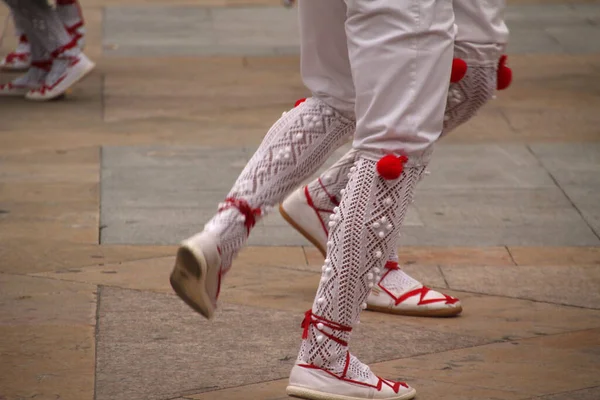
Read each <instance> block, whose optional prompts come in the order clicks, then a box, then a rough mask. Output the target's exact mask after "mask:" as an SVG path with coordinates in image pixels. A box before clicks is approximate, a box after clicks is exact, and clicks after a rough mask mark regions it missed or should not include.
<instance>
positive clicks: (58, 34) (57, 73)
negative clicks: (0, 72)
mask: <svg viewBox="0 0 600 400" xmlns="http://www.w3.org/2000/svg"><path fill="white" fill-rule="evenodd" d="M3 1H4V2H5V3H6V4H7V5H8V6H9V7H10V9H11V13H12V15H13V18H14V21H15V25H16V26H17V27H18V29H20V30H22V32H23V34H22V35H21V39H20V42H19V46H18V47H17V52H16V53H15V52H13V53H11V54H9V55H8V56H7V57H5V59H4V60H3V61H2V65H0V67H4V68H5V69H19V68H24V69H28V70H27V73H26V74H25V75H23V76H21V77H19V78H17V79H15V80H13V81H12V82H10V83H7V84H2V85H0V96H25V97H26V98H27V99H29V100H38V101H45V100H51V99H53V98H56V97H58V96H60V95H62V94H63V93H65V92H66V90H67V89H68V88H69V87H71V86H72V85H74V84H75V83H77V82H78V81H79V80H81V79H82V78H83V77H84V76H85V75H87V74H88V73H89V72H90V71H91V70H92V69H93V68H94V63H93V62H91V61H90V60H89V59H88V58H87V57H86V56H85V55H84V54H83V53H82V52H81V47H82V46H83V41H84V34H83V29H84V27H83V19H82V18H81V13H80V9H79V5H78V3H77V2H76V1H75V0H59V1H58V4H57V9H56V10H55V9H53V8H51V7H50V6H49V5H48V3H47V2H46V0H3Z"/></svg>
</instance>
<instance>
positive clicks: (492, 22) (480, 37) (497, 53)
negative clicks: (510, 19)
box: [280, 0, 510, 316]
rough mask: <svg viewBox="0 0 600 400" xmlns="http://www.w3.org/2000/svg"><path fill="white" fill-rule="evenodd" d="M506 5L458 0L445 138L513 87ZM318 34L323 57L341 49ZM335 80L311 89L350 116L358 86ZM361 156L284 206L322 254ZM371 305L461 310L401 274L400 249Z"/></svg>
mask: <svg viewBox="0 0 600 400" xmlns="http://www.w3.org/2000/svg"><path fill="white" fill-rule="evenodd" d="M504 3H505V2H504V0H495V1H487V2H473V1H470V0H454V2H453V5H454V13H455V20H456V25H457V26H458V31H457V36H456V39H455V42H454V57H455V61H454V68H453V73H452V76H451V83H450V90H449V93H448V98H447V101H446V112H445V116H444V129H443V131H442V136H444V135H446V134H448V133H449V132H451V131H452V130H454V129H455V128H456V127H458V126H459V125H461V124H463V123H464V122H467V121H468V120H469V119H471V118H472V117H473V116H474V115H475V113H476V112H477V111H478V110H479V109H480V108H481V107H482V106H483V105H484V104H485V103H487V102H488V101H489V100H490V99H491V98H492V96H493V95H494V93H495V91H496V89H497V87H499V88H500V89H503V88H505V87H506V85H507V83H509V81H508V80H507V78H510V77H509V76H507V74H510V70H507V67H506V66H505V65H504V59H502V61H501V55H502V52H503V50H504V48H505V46H506V43H507V41H508V29H507V27H506V24H505V23H504V19H503V12H504V8H505V4H504ZM313 33H314V35H315V36H314V38H313V40H314V41H315V42H317V41H323V40H324V41H325V42H326V43H329V44H330V46H329V48H328V49H324V50H323V52H322V54H328V53H329V52H335V51H336V49H337V48H338V47H337V46H336V43H334V40H333V39H331V40H328V39H326V38H323V37H317V35H318V34H319V32H317V31H315V32H313ZM340 35H341V32H340ZM334 54H335V53H334ZM320 62H322V61H320V60H319V59H314V58H308V61H307V62H305V63H304V64H303V66H304V68H305V70H309V71H312V70H315V69H316V70H319V66H318V63H320ZM498 77H500V83H498V79H497V78H498ZM334 79H335V78H332V77H331V76H329V75H326V74H315V75H313V77H312V80H311V84H312V87H311V89H312V91H313V93H316V95H319V94H320V93H322V94H324V95H327V94H328V93H329V94H331V93H334V94H335V97H333V98H331V99H330V100H329V101H330V102H332V103H334V104H336V105H337V106H338V107H339V108H342V109H344V110H345V111H346V113H347V114H351V113H352V109H351V106H352V102H353V96H354V92H353V87H352V85H351V84H350V83H349V82H345V81H343V80H340V81H339V82H338V81H336V80H334ZM358 154H359V153H358V151H357V150H356V149H353V150H351V151H350V152H348V153H347V154H346V155H345V156H344V157H342V158H341V159H340V160H339V161H338V162H337V163H336V164H334V165H333V166H332V167H331V168H329V169H328V170H327V171H325V172H324V173H323V174H322V175H321V176H320V177H319V178H318V179H315V180H314V181H312V182H310V183H309V184H308V185H306V186H303V187H301V188H299V189H298V190H296V191H295V192H294V193H293V194H292V195H290V196H289V197H288V198H287V199H286V200H285V201H284V202H283V203H282V205H281V206H280V212H281V214H282V215H283V216H284V218H285V219H286V220H287V221H288V222H289V223H290V224H291V225H292V226H293V227H294V228H295V229H296V230H298V231H299V232H300V233H301V234H302V235H304V236H305V237H306V238H307V239H308V240H310V241H311V242H312V243H313V244H315V246H316V247H317V248H318V249H319V250H320V251H321V253H322V254H323V256H325V252H326V243H327V237H328V235H329V226H328V222H329V217H330V216H331V215H332V214H333V212H334V211H333V210H334V209H335V207H337V206H339V202H340V199H341V197H342V194H341V192H342V191H343V189H344V188H345V187H346V186H347V184H348V180H349V174H350V172H351V169H352V167H353V166H354V164H355V162H356V159H357V157H358ZM367 306H368V309H370V310H375V311H382V312H389V313H394V314H402V315H413V316H453V315H457V314H459V313H460V312H461V311H462V306H461V304H460V301H459V300H458V299H456V298H454V297H452V296H449V295H446V294H443V293H439V292H437V291H435V290H431V289H430V288H428V287H426V286H425V285H423V284H422V283H421V282H419V281H417V280H416V279H414V278H412V277H411V276H409V275H408V274H407V273H405V272H404V271H402V270H401V269H400V268H399V266H398V257H397V255H396V254H395V251H394V252H393V253H392V255H391V257H390V259H389V260H388V262H387V263H386V264H385V267H384V270H383V272H382V275H381V280H380V281H379V282H377V284H376V285H375V286H374V288H373V290H372V291H371V293H370V295H369V297H368V300H367Z"/></svg>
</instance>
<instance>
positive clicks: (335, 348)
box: [298, 157, 425, 381]
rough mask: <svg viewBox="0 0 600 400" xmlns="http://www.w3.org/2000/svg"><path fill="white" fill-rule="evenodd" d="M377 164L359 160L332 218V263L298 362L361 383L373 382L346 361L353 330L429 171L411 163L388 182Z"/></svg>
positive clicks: (352, 362) (356, 364)
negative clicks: (417, 189)
mask: <svg viewBox="0 0 600 400" xmlns="http://www.w3.org/2000/svg"><path fill="white" fill-rule="evenodd" d="M376 164H377V163H376V161H373V160H370V159H366V158H362V157H359V158H358V159H357V162H356V166H355V167H354V168H353V169H352V170H351V171H352V172H351V175H350V179H349V181H348V186H347V188H346V193H344V195H343V196H342V199H341V203H340V206H339V207H337V208H336V209H335V212H334V214H333V215H332V216H331V223H330V226H331V230H330V233H329V241H328V243H327V254H328V258H327V259H326V260H325V265H324V266H323V275H322V278H321V283H320V285H319V288H318V290H317V295H316V298H315V302H314V304H313V307H312V310H311V312H310V313H307V316H306V318H305V324H304V327H305V333H304V335H303V337H304V338H305V340H304V341H303V343H302V347H301V349H300V354H299V358H298V361H299V362H300V363H303V364H311V365H314V366H317V367H320V368H323V369H326V370H328V371H330V372H332V373H334V374H336V375H338V376H341V375H342V374H345V377H347V378H349V379H354V380H360V381H365V380H373V379H375V378H374V375H373V373H372V372H371V371H370V369H369V367H368V366H366V365H364V364H362V363H361V362H360V361H359V360H358V359H356V358H354V357H350V358H349V359H347V357H348V341H349V339H350V330H351V328H352V327H353V326H354V325H355V324H356V322H357V321H358V317H359V314H360V312H361V310H362V309H364V308H366V303H365V300H366V298H367V295H368V293H369V291H370V290H371V288H372V287H373V285H374V284H376V283H377V282H378V281H379V280H380V279H381V275H380V274H381V273H382V272H383V271H382V269H383V264H384V260H386V259H387V257H388V256H389V253H390V251H391V250H392V248H393V246H394V245H395V244H396V237H397V236H398V234H399V231H400V226H401V225H402V222H403V220H404V216H405V214H406V210H407V208H408V205H409V204H410V201H411V199H412V195H413V191H414V188H415V186H416V184H417V182H418V180H419V177H420V175H421V173H422V171H423V170H424V169H425V165H424V163H421V162H409V163H408V164H407V165H406V166H405V168H404V172H403V173H402V175H401V176H400V178H399V179H396V180H385V179H383V178H381V177H380V176H379V174H378V173H377V171H376ZM307 321H310V322H311V323H307ZM348 362H349V365H348V366H347V363H348ZM346 369H347V370H346Z"/></svg>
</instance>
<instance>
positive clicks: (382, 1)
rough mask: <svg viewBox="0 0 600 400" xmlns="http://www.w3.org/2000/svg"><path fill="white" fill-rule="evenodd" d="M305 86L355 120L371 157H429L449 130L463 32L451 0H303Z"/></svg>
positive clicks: (357, 143) (359, 140) (358, 144)
mask: <svg viewBox="0 0 600 400" xmlns="http://www.w3.org/2000/svg"><path fill="white" fill-rule="evenodd" d="M298 7H299V13H300V30H301V59H302V61H301V69H302V77H303V80H304V84H305V85H306V86H307V87H308V89H309V90H310V91H311V92H312V94H313V96H314V97H317V98H319V99H320V100H322V101H324V102H325V103H327V104H328V105H330V106H331V107H334V108H336V109H337V110H339V111H340V112H342V113H345V114H347V115H349V116H355V117H356V134H355V136H354V143H353V145H354V148H356V149H357V150H358V151H359V152H360V153H361V154H363V155H364V156H366V157H369V158H373V159H378V158H379V157H381V156H382V155H383V154H387V153H393V154H405V155H407V156H417V157H420V156H422V155H425V154H427V153H428V152H429V151H430V149H431V146H432V144H433V143H434V142H435V141H436V140H437V139H438V137H439V136H440V134H441V132H442V126H443V118H444V109H445V107H446V98H447V92H448V82H449V80H450V70H451V64H452V57H453V42H454V36H455V33H456V30H455V25H454V13H453V7H452V1H451V0H402V1H399V0H300V1H299V3H298Z"/></svg>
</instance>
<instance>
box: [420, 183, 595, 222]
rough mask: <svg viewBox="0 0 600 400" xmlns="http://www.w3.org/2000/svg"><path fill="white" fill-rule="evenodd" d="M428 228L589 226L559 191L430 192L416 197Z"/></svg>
mask: <svg viewBox="0 0 600 400" xmlns="http://www.w3.org/2000/svg"><path fill="white" fill-rule="evenodd" d="M414 204H415V205H416V207H417V211H418V213H419V217H420V219H421V220H422V221H423V223H424V225H425V226H426V227H431V228H436V227H455V228H457V229H460V228H464V227H482V228H483V227H486V228H490V229H494V228H504V227H527V226H537V227H540V228H542V227H545V226H550V227H551V226H555V225H563V226H567V225H568V226H576V225H579V224H581V225H585V222H584V221H583V220H582V219H581V216H580V215H579V213H578V212H577V210H576V209H575V208H573V206H572V205H571V202H570V201H569V200H568V199H567V198H566V197H565V195H564V194H563V192H562V191H561V190H560V189H559V188H556V187H555V188H543V189H508V188H507V189H479V188H477V189H472V190H465V189H446V190H442V189H440V190H438V189H428V190H422V191H420V192H419V193H418V194H417V195H416V196H415V203H414Z"/></svg>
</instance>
